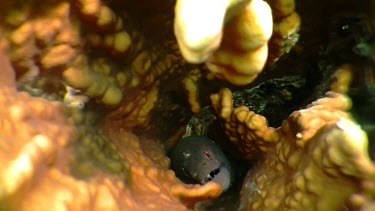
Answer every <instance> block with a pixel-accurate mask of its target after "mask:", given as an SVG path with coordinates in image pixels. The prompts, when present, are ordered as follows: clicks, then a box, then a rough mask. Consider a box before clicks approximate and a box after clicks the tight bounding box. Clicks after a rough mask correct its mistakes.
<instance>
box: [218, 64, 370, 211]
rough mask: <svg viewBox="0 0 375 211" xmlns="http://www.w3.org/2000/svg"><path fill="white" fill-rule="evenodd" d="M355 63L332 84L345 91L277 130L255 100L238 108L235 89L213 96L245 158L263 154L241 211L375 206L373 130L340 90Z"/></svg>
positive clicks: (252, 173)
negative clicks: (356, 117) (355, 116)
mask: <svg viewBox="0 0 375 211" xmlns="http://www.w3.org/2000/svg"><path fill="white" fill-rule="evenodd" d="M348 69H349V68H348V67H347V66H344V67H342V68H341V69H339V70H338V71H337V73H336V76H335V78H336V79H335V82H334V83H333V84H332V89H333V90H335V91H337V92H334V91H330V92H327V94H326V96H325V97H323V98H321V99H319V100H317V101H315V102H313V103H311V104H310V105H309V106H307V108H306V109H302V110H299V111H295V112H293V113H292V114H291V115H290V116H289V118H287V119H286V120H285V121H283V123H282V126H281V127H279V128H276V129H275V128H271V127H268V126H267V121H266V118H265V117H263V116H261V115H258V114H255V113H254V112H252V111H250V110H249V109H248V108H247V107H244V106H242V107H237V108H233V105H232V103H233V100H232V93H231V92H230V90H229V89H223V90H221V91H220V92H219V93H218V94H214V95H212V96H211V100H212V104H213V107H214V110H215V112H216V113H217V114H218V116H219V118H220V120H221V122H222V125H223V128H225V133H226V135H227V136H228V138H229V140H230V141H231V142H233V143H234V144H235V145H236V146H237V147H238V149H239V150H240V151H241V153H242V155H243V157H244V158H245V159H248V160H256V164H255V166H254V168H253V169H251V170H250V171H249V172H248V174H247V176H246V178H245V181H244V183H243V186H242V190H241V198H240V206H239V210H259V209H260V210H302V209H308V210H338V209H343V208H344V207H347V208H350V209H353V208H355V209H359V208H363V209H365V208H366V209H365V210H368V209H370V207H371V206H373V205H371V204H372V203H373V200H374V194H375V165H374V164H373V162H372V161H371V159H370V157H369V155H368V140H367V135H366V133H365V132H363V131H362V130H361V129H360V126H358V125H357V124H356V123H354V122H353V121H352V120H351V119H350V115H349V114H348V113H346V112H345V111H346V110H348V109H349V108H350V106H351V101H350V99H349V98H348V97H346V96H345V95H344V94H341V93H339V92H340V91H345V90H346V89H347V85H348V83H349V81H350V77H351V76H350V74H351V73H350V70H348ZM366 202H367V204H366ZM367 206H370V207H367Z"/></svg>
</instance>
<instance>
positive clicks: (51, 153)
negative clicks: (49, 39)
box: [0, 54, 221, 210]
mask: <svg viewBox="0 0 375 211" xmlns="http://www.w3.org/2000/svg"><path fill="white" fill-rule="evenodd" d="M0 62H1V64H2V67H1V71H0V73H1V75H2V77H1V81H0V82H1V84H0V92H1V95H0V96H1V98H0V104H1V106H2V108H3V109H2V110H1V113H0V114H1V121H0V131H1V137H0V144H1V145H0V146H1V147H0V150H1V153H0V154H1V156H0V160H1V164H2V168H1V171H0V175H1V177H0V210H46V209H52V210H103V209H104V210H124V209H131V210H151V209H154V210H161V209H167V210H186V209H187V207H192V206H193V205H194V204H195V203H196V202H197V201H201V200H205V199H210V198H214V197H217V196H218V195H219V194H220V193H221V188H220V186H219V185H218V184H216V183H209V184H207V185H205V186H200V185H185V184H184V183H182V182H181V181H180V180H178V179H177V178H176V177H175V175H174V172H173V171H172V170H168V165H169V159H168V158H167V157H166V156H165V155H164V152H163V151H162V150H161V148H160V146H159V147H157V145H156V144H152V143H154V142H153V141H152V140H140V139H139V138H137V137H136V136H134V135H133V134H131V133H129V132H126V131H116V133H115V135H113V134H112V133H110V134H112V135H109V136H108V137H110V138H112V141H110V142H107V143H101V144H97V140H95V139H100V140H101V141H103V138H101V137H100V135H99V134H98V132H95V131H89V129H90V128H86V129H83V130H85V131H84V132H83V134H85V136H77V134H79V133H73V132H74V131H75V130H81V129H82V128H80V127H79V126H78V125H77V126H75V124H79V123H80V124H81V125H82V120H77V119H80V118H74V117H73V116H71V117H70V118H66V117H65V115H64V106H63V104H62V103H60V102H57V101H54V102H53V101H48V100H45V99H42V98H36V97H31V96H30V95H29V94H28V93H26V92H19V91H17V90H16V87H15V80H14V72H13V69H12V68H11V66H10V63H9V61H8V59H7V57H6V56H5V55H4V54H1V55H0ZM82 115H83V114H81V116H82ZM81 119H82V118H81ZM81 127H82V126H81ZM95 133H96V134H95ZM74 134H76V135H74ZM77 139H79V140H77ZM77 142H78V143H77ZM145 143H148V144H145ZM155 143H156V142H155ZM76 144H79V145H80V146H79V147H78V146H76V147H74V146H75V145H76ZM106 145H109V148H110V149H106ZM142 145H143V147H142ZM117 146H118V147H117ZM90 148H94V149H93V151H92V153H93V154H95V151H96V154H99V155H97V156H96V155H92V156H93V157H94V159H93V158H92V157H91V158H90V157H87V155H85V154H84V152H81V151H82V150H84V151H87V149H90ZM101 151H109V152H111V153H112V160H111V159H110V156H107V157H106V158H105V159H106V160H105V161H104V162H100V157H99V158H98V156H100V155H103V152H101ZM85 159H92V160H91V161H93V160H95V161H96V162H95V163H94V164H93V163H90V161H85ZM116 159H117V160H121V164H120V165H119V164H118V163H119V162H116V161H115V160H116ZM103 163H104V165H106V166H107V167H108V166H110V167H111V170H112V171H111V172H110V171H108V170H105V168H101V167H100V166H101V165H103ZM116 166H117V167H116ZM107 169H108V168H107Z"/></svg>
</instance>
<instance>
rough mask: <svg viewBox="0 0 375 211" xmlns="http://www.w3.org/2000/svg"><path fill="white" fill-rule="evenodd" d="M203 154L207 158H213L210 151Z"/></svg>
mask: <svg viewBox="0 0 375 211" xmlns="http://www.w3.org/2000/svg"><path fill="white" fill-rule="evenodd" d="M203 155H204V156H205V157H206V158H207V159H210V160H211V159H212V157H211V155H210V153H208V152H207V151H205V152H203Z"/></svg>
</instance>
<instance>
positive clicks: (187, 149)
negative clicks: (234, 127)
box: [170, 136, 233, 192]
mask: <svg viewBox="0 0 375 211" xmlns="http://www.w3.org/2000/svg"><path fill="white" fill-rule="evenodd" d="M170 158H171V164H172V169H173V170H174V171H175V173H176V176H177V177H178V178H180V179H181V180H182V181H184V182H186V183H199V184H202V185H204V184H206V183H207V182H209V181H213V182H216V183H218V184H220V185H221V187H222V190H223V192H224V191H226V190H227V189H228V188H229V187H230V186H231V184H232V179H233V173H232V169H231V165H230V163H229V161H228V159H227V157H226V155H225V154H224V152H223V151H222V150H221V149H220V147H219V146H217V145H216V144H215V142H214V141H212V140H211V139H209V138H207V137H205V136H189V137H186V138H183V139H181V140H180V141H179V142H178V143H177V144H176V146H175V147H174V148H173V149H172V151H171V153H170Z"/></svg>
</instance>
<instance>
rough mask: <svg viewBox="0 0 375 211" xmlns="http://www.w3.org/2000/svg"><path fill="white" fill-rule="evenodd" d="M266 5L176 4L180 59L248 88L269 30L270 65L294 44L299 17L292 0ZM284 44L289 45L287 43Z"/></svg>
mask: <svg viewBox="0 0 375 211" xmlns="http://www.w3.org/2000/svg"><path fill="white" fill-rule="evenodd" d="M269 4H270V6H271V7H272V11H271V8H270V6H269ZM269 4H268V3H267V2H265V1H262V0H252V1H243V0H233V1H226V0H220V1H215V2H214V3H213V2H212V1H210V0H209V1H203V2H202V1H189V0H178V1H177V2H176V8H175V15H176V16H175V19H174V32H175V35H176V38H177V41H178V44H179V47H180V50H181V53H182V55H183V56H184V58H185V59H186V60H187V61H188V62H191V63H202V62H205V64H206V65H207V67H208V69H209V70H210V71H211V72H212V73H213V74H214V75H215V76H216V77H218V78H221V79H224V80H227V81H229V82H230V83H232V84H235V85H246V84H249V83H250V82H252V81H253V80H254V79H255V78H256V76H257V75H258V74H259V73H260V72H261V71H262V69H263V67H264V66H265V64H266V61H267V58H268V57H267V56H268V41H269V39H270V37H271V34H272V31H273V34H274V35H273V39H272V41H271V43H272V45H274V46H273V47H272V49H270V57H269V58H270V61H274V60H276V59H277V58H278V57H280V56H281V55H282V54H283V53H284V52H287V51H289V50H288V49H290V48H291V46H293V45H294V44H295V43H296V41H297V40H298V37H295V36H294V34H296V32H297V31H298V30H299V25H300V19H299V16H298V14H297V13H296V12H294V9H295V5H294V0H277V1H269ZM207 8H210V9H207ZM191 11H195V12H194V16H192V15H190V13H191ZM273 17H274V18H273ZM273 22H274V23H273ZM273 27H274V28H273ZM272 29H273V30H272ZM293 36H294V37H295V38H293V39H291V37H293ZM285 40H290V41H289V42H288V44H286V41H285ZM291 40H292V41H291Z"/></svg>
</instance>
